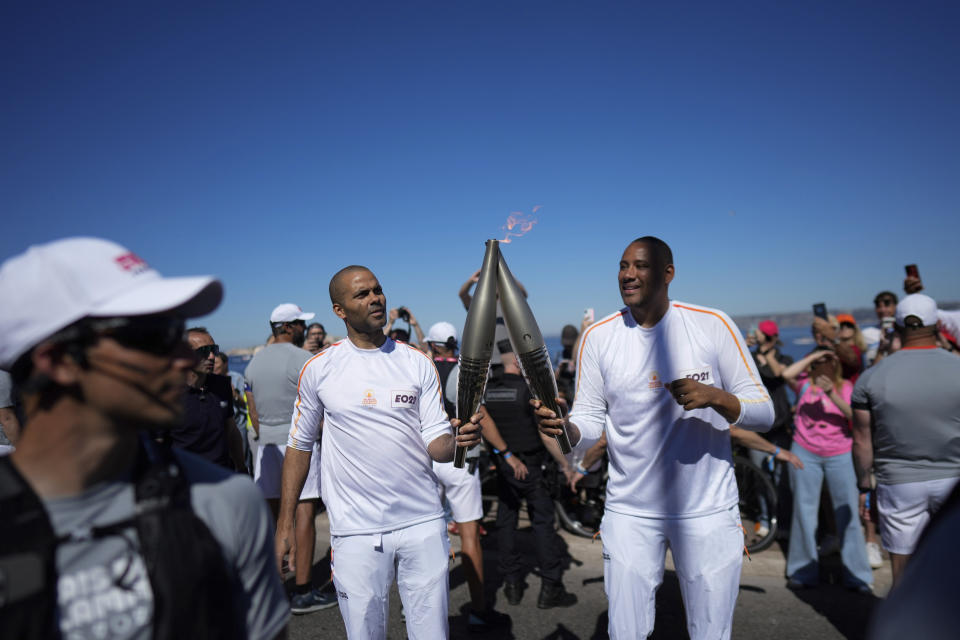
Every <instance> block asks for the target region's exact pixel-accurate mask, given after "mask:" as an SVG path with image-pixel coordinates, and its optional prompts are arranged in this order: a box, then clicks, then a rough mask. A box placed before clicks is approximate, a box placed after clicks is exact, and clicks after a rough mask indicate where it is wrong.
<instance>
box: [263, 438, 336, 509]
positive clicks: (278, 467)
mask: <svg viewBox="0 0 960 640" xmlns="http://www.w3.org/2000/svg"><path fill="white" fill-rule="evenodd" d="M286 452H287V447H286V445H282V444H261V445H260V446H259V447H257V452H256V454H255V455H254V456H253V481H254V483H255V484H256V485H257V486H258V487H260V490H261V491H262V492H263V497H264V498H267V499H268V500H270V499H278V500H279V499H280V485H281V476H282V475H283V473H282V470H283V457H284V455H285V454H286ZM319 497H320V443H319V442H314V443H313V453H312V454H310V467H309V468H308V469H307V479H306V481H304V483H303V490H302V491H301V492H300V499H301V500H316V499H317V498H319Z"/></svg>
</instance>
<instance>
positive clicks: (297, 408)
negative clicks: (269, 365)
mask: <svg viewBox="0 0 960 640" xmlns="http://www.w3.org/2000/svg"><path fill="white" fill-rule="evenodd" d="M339 344H340V343H339V342H334V343H333V344H332V345H330V346H329V347H327V348H326V349H324V350H323V351H321V352H320V353H318V354H317V355H315V356H313V357H312V358H310V359H309V360H307V361H306V362H304V363H303V367H302V368H301V369H300V375H299V376H297V403H296V404H295V405H294V407H293V408H294V409H295V410H296V412H297V417H296V418H294V419H293V429H291V431H290V435H294V434H296V433H297V423H298V422H300V381H301V380H303V372H304V371H306V370H307V365H309V364H310V363H311V362H313V361H314V360H316V359H317V358H319V357H320V356H325V355H327V354H328V353H330V350H331V349H333V348H334V347H336V346H337V345H339ZM254 397H256V396H254Z"/></svg>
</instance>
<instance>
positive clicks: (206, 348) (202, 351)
mask: <svg viewBox="0 0 960 640" xmlns="http://www.w3.org/2000/svg"><path fill="white" fill-rule="evenodd" d="M194 351H195V352H196V354H197V356H199V357H200V359H201V360H206V359H207V358H209V357H210V354H213V355H214V356H215V355H217V354H218V353H220V345H218V344H205V345H203V346H202V347H197V348H196V349H194Z"/></svg>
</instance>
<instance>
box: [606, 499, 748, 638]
mask: <svg viewBox="0 0 960 640" xmlns="http://www.w3.org/2000/svg"><path fill="white" fill-rule="evenodd" d="M600 532H601V533H600V535H601V537H602V540H603V588H604V591H605V592H606V594H607V600H608V601H609V604H610V610H609V618H610V624H609V628H608V630H609V632H610V638H611V639H612V640H617V639H618V638H619V639H624V638H646V637H647V636H649V635H650V634H651V633H653V621H654V604H655V600H656V592H657V587H659V586H660V583H661V582H662V581H663V563H664V560H665V559H666V553H667V547H668V546H669V548H670V550H671V552H672V554H673V562H674V565H675V566H676V570H677V578H678V579H679V581H680V593H681V594H682V596H683V604H684V608H685V609H686V612H687V631H688V632H689V633H690V638H691V640H707V639H709V640H717V639H723V640H727V639H729V638H730V627H731V625H732V624H733V608H734V606H735V605H736V602H737V595H738V592H739V588H740V566H741V564H742V562H743V530H742V529H740V511H739V509H738V508H737V507H736V506H733V507H731V508H730V509H729V510H726V511H721V512H720V513H715V514H712V515H708V516H702V517H697V518H669V519H660V518H640V517H636V516H627V515H623V514H619V513H614V512H612V511H607V512H606V513H604V514H603V521H602V522H601V524H600Z"/></svg>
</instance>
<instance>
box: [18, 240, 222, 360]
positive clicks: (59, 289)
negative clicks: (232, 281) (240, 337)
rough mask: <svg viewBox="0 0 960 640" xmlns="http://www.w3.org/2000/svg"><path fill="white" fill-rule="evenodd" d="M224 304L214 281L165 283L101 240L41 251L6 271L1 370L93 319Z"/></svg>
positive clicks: (184, 312)
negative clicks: (63, 331) (67, 329)
mask: <svg viewBox="0 0 960 640" xmlns="http://www.w3.org/2000/svg"><path fill="white" fill-rule="evenodd" d="M222 298H223V285H222V284H221V283H220V281H219V280H217V279H216V278H214V277H213V276H192V277H181V278H164V277H162V276H161V275H160V274H159V273H157V272H156V271H155V270H154V269H152V268H150V266H149V265H147V263H146V262H144V260H143V259H142V258H140V256H138V255H137V254H135V253H133V252H132V251H130V250H129V249H126V248H124V247H122V246H120V245H119V244H116V243H114V242H111V241H109V240H103V239H100V238H86V237H76V238H65V239H62V240H56V241H54V242H49V243H47V244H41V245H35V246H32V247H30V248H29V249H27V250H26V251H25V252H24V253H21V254H19V255H16V256H13V257H12V258H10V259H8V260H6V261H5V262H4V263H3V265H0V304H2V309H0V368H2V369H9V368H10V367H12V366H13V364H14V363H15V362H16V361H17V358H19V357H20V356H22V355H23V354H25V353H27V352H28V351H29V350H30V349H32V348H33V347H35V346H36V345H37V344H39V343H40V342H42V341H43V340H45V339H46V338H49V337H50V336H52V335H53V334H55V333H56V332H57V331H60V330H61V329H63V328H65V327H68V326H70V325H71V324H73V323H74V322H76V321H77V320H80V319H81V318H85V317H95V318H96V317H99V318H110V317H125V316H144V315H151V314H155V313H170V312H175V313H177V314H178V315H181V316H182V317H184V318H192V317H196V316H202V315H206V314H208V313H210V312H211V311H213V310H214V309H216V308H217V306H218V305H219V304H220V300H221V299H222Z"/></svg>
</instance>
